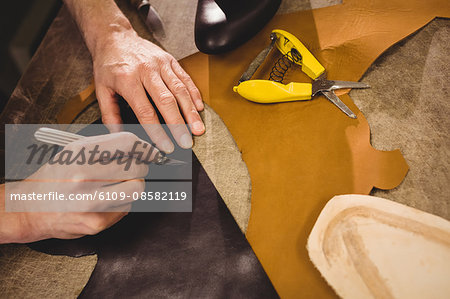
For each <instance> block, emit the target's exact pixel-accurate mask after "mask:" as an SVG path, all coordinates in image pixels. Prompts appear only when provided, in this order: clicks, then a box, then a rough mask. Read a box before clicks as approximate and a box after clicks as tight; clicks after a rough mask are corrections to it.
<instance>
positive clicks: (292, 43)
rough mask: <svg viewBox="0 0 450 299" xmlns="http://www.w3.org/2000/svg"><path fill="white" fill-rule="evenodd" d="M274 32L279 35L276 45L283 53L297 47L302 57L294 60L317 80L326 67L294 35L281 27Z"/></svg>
mask: <svg viewBox="0 0 450 299" xmlns="http://www.w3.org/2000/svg"><path fill="white" fill-rule="evenodd" d="M272 33H273V34H275V35H276V36H277V40H276V43H275V45H276V47H277V48H278V50H279V51H280V52H281V53H282V54H287V53H288V52H290V51H292V49H295V50H296V51H297V52H298V53H299V54H300V56H301V57H302V59H301V60H300V61H293V62H294V63H297V64H299V65H301V66H302V71H303V72H304V73H305V74H307V75H308V76H309V77H310V78H311V79H314V80H315V79H317V78H318V77H319V76H320V75H322V74H323V73H324V72H325V68H324V67H323V66H322V65H321V64H320V62H319V61H318V60H317V59H316V58H315V57H314V55H312V54H311V52H309V50H308V49H307V48H306V47H305V46H304V45H303V44H302V43H301V42H300V40H299V39H298V38H296V37H295V36H294V35H292V34H290V33H289V32H287V31H284V30H281V29H275V30H273V31H272Z"/></svg>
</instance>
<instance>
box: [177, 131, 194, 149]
mask: <svg viewBox="0 0 450 299" xmlns="http://www.w3.org/2000/svg"><path fill="white" fill-rule="evenodd" d="M180 146H181V147H182V148H191V147H192V137H191V135H190V134H183V135H182V136H181V138H180Z"/></svg>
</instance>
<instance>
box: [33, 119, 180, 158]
mask: <svg viewBox="0 0 450 299" xmlns="http://www.w3.org/2000/svg"><path fill="white" fill-rule="evenodd" d="M84 137H85V136H82V135H78V134H74V133H70V132H66V131H61V130H57V129H53V128H45V127H43V128H39V129H38V130H37V131H36V132H35V133H34V138H36V139H37V140H38V141H41V142H45V143H49V144H56V145H60V146H66V145H68V144H69V143H71V142H74V141H77V140H80V139H82V138H84ZM154 150H155V151H156V156H155V157H156V159H155V160H153V161H152V163H154V164H156V165H170V166H176V165H185V164H187V163H186V162H185V161H180V160H176V159H172V158H168V157H166V155H164V154H163V153H161V152H160V151H159V150H158V149H157V148H155V149H154Z"/></svg>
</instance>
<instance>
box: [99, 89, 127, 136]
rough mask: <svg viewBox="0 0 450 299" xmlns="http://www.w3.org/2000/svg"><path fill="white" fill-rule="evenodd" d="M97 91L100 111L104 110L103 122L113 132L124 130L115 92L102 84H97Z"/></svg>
mask: <svg viewBox="0 0 450 299" xmlns="http://www.w3.org/2000/svg"><path fill="white" fill-rule="evenodd" d="M95 92H96V95H97V99H98V104H99V106H100V111H101V112H102V122H103V124H105V126H106V127H107V128H108V130H109V131H110V132H111V133H113V132H120V131H121V130H122V126H121V124H122V118H121V117H120V109H119V105H118V104H117V97H116V94H115V92H114V91H112V90H110V89H108V88H107V87H104V86H101V85H98V86H96V90H95Z"/></svg>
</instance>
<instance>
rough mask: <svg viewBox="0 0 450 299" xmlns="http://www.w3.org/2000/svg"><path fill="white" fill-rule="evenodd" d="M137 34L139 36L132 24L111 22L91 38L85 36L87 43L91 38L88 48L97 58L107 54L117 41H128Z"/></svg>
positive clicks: (93, 56)
mask: <svg viewBox="0 0 450 299" xmlns="http://www.w3.org/2000/svg"><path fill="white" fill-rule="evenodd" d="M127 21H128V20H127ZM136 36H138V34H137V33H136V31H134V29H133V28H132V27H131V25H130V27H128V26H122V25H120V24H117V23H114V24H112V23H111V24H109V25H108V26H107V27H106V28H104V29H101V30H98V32H96V33H95V34H93V35H92V36H91V37H90V38H88V37H85V39H86V43H87V44H88V42H87V40H88V39H91V41H90V42H89V45H88V48H89V52H90V53H91V56H92V58H93V59H94V60H95V57H96V56H98V55H105V52H106V51H107V49H108V48H110V47H114V45H115V44H117V43H122V44H123V43H126V41H127V40H128V38H129V37H136Z"/></svg>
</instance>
